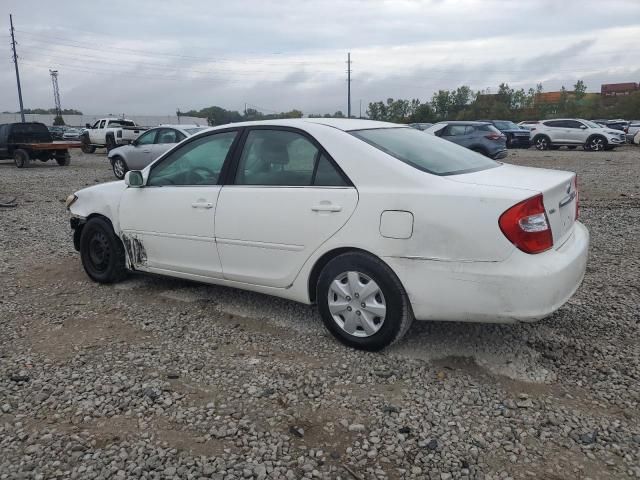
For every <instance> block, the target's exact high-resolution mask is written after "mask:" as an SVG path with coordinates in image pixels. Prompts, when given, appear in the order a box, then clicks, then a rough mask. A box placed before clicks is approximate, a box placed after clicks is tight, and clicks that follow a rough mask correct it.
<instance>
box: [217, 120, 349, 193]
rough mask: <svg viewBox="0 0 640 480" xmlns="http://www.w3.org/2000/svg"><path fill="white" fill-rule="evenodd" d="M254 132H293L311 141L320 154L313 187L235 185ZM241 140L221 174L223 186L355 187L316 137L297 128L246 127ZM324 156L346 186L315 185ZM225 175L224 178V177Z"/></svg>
mask: <svg viewBox="0 0 640 480" xmlns="http://www.w3.org/2000/svg"><path fill="white" fill-rule="evenodd" d="M253 130H279V131H284V132H292V133H297V134H299V135H301V136H303V137H304V138H305V139H306V140H309V142H311V144H312V145H313V146H314V147H316V149H317V150H318V153H317V154H316V158H315V163H314V166H313V177H312V179H311V185H304V186H300V185H297V186H295V185H238V184H236V183H235V178H236V173H237V171H238V166H239V164H240V156H241V155H242V151H243V150H244V146H245V144H246V140H247V137H248V136H249V132H251V131H253ZM239 137H241V138H240V140H239V142H238V145H237V146H236V149H235V151H234V154H233V157H232V158H231V161H230V162H228V161H229V158H227V162H225V167H226V165H227V163H229V168H228V170H227V171H225V169H224V167H223V171H222V172H221V174H220V178H221V179H222V181H223V183H222V184H223V185H226V186H242V187H269V188H351V187H354V184H353V182H352V181H351V179H350V178H349V177H348V176H347V174H346V173H344V171H343V170H342V168H340V165H338V163H337V162H336V161H335V160H334V159H333V157H332V156H331V155H329V152H327V151H326V150H325V148H324V147H323V146H322V144H321V143H320V142H318V140H316V139H315V137H314V136H313V135H311V134H310V133H309V132H306V131H305V130H302V129H300V128H295V127H287V126H283V125H253V126H250V127H245V128H244V131H243V132H242V134H241V135H239V136H238V138H239ZM322 155H324V156H325V157H326V158H327V160H329V163H330V164H331V166H332V167H333V168H334V169H335V170H336V172H338V174H339V175H340V176H341V177H342V180H343V181H344V182H345V186H343V187H335V186H333V187H330V186H323V185H314V184H313V182H315V175H316V171H317V169H318V162H319V160H320V157H321V156H322ZM223 174H224V177H223Z"/></svg>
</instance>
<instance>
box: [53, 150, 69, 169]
mask: <svg viewBox="0 0 640 480" xmlns="http://www.w3.org/2000/svg"><path fill="white" fill-rule="evenodd" d="M56 162H58V165H60V166H61V167H68V166H69V164H70V163H71V155H70V154H69V152H64V154H62V155H57V156H56Z"/></svg>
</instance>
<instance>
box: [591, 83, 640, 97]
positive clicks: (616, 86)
mask: <svg viewBox="0 0 640 480" xmlns="http://www.w3.org/2000/svg"><path fill="white" fill-rule="evenodd" d="M638 89H639V88H638V84H637V83H636V82H626V83H605V84H603V85H601V86H600V94H601V95H604V96H607V97H612V96H617V95H631V94H632V93H633V92H635V91H637V90H638Z"/></svg>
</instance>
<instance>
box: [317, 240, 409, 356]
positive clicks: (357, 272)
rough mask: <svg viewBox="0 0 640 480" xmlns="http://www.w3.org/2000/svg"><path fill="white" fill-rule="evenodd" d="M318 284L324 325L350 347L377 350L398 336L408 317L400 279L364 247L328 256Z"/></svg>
mask: <svg viewBox="0 0 640 480" xmlns="http://www.w3.org/2000/svg"><path fill="white" fill-rule="evenodd" d="M317 287H318V288H317V301H318V309H319V310H320V314H321V316H322V320H323V322H324V325H325V326H326V328H327V329H328V330H329V331H330V332H331V333H332V334H333V335H334V336H335V337H336V338H337V339H338V340H339V341H341V342H342V343H344V344H345V345H348V346H350V347H354V348H360V349H363V350H371V351H376V350H381V349H382V348H384V347H386V346H388V345H391V344H392V343H394V342H395V341H397V340H399V339H400V338H402V336H403V335H404V334H405V333H406V331H407V330H408V329H409V326H410V325H411V322H412V320H413V313H412V311H411V306H410V305H409V300H408V298H407V294H406V292H405V291H404V288H403V287H402V284H401V283H400V280H399V279H398V278H397V277H396V275H395V273H394V272H393V271H392V270H391V269H390V268H389V267H388V266H387V265H386V264H385V263H383V262H382V261H380V260H379V259H377V258H375V257H373V256H371V255H368V254H366V253H363V252H350V253H345V254H342V255H339V256H337V257H336V258H334V259H333V260H331V261H330V262H329V263H328V264H327V265H326V266H325V267H324V269H323V270H322V272H321V274H320V278H319V279H318V286H317Z"/></svg>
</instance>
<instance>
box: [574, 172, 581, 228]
mask: <svg viewBox="0 0 640 480" xmlns="http://www.w3.org/2000/svg"><path fill="white" fill-rule="evenodd" d="M573 191H574V192H576V220H578V217H579V216H580V192H579V191H578V175H577V174H576V176H575V177H573Z"/></svg>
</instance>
